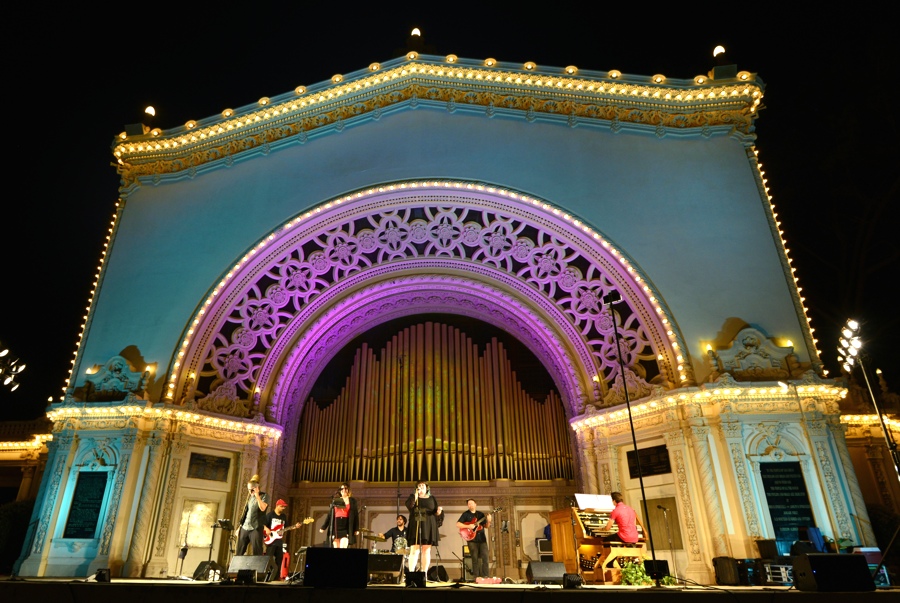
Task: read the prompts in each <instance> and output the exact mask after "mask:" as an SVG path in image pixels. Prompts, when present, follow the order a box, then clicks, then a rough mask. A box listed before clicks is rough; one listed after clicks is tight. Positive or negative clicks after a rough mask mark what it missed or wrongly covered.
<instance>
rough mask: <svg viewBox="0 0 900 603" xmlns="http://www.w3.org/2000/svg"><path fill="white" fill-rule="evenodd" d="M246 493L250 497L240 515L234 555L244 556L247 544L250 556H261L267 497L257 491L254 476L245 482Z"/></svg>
mask: <svg viewBox="0 0 900 603" xmlns="http://www.w3.org/2000/svg"><path fill="white" fill-rule="evenodd" d="M247 491H248V492H249V493H250V496H249V497H248V498H247V504H246V505H244V513H243V515H241V529H240V533H239V535H238V542H237V552H236V553H235V555H245V554H246V553H247V545H248V544H249V545H250V554H251V555H262V554H263V525H264V524H265V521H266V509H268V508H269V495H268V494H266V493H265V492H260V491H259V476H258V475H254V476H253V477H251V478H250V481H249V482H247Z"/></svg>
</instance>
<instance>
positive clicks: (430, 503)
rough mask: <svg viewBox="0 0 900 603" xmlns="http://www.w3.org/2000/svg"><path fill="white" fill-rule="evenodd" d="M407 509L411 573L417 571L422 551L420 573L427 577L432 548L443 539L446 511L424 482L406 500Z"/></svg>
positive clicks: (418, 484)
mask: <svg viewBox="0 0 900 603" xmlns="http://www.w3.org/2000/svg"><path fill="white" fill-rule="evenodd" d="M406 508H407V509H409V532H408V533H407V535H406V540H407V544H408V545H409V565H408V568H409V571H411V572H413V571H415V569H416V562H417V561H418V560H419V552H420V551H421V554H422V563H421V565H420V571H422V572H425V575H426V576H427V575H428V567H429V566H430V565H431V547H432V546H433V545H436V544H437V543H438V542H439V541H440V539H441V535H440V533H439V532H438V528H439V527H441V524H442V523H444V509H443V507H441V506H440V505H439V504H438V502H437V499H436V498H435V497H433V496H432V495H431V488H429V487H428V484H427V483H426V482H424V481H420V482H419V483H417V484H416V491H415V492H413V493H412V494H410V495H409V498H407V499H406Z"/></svg>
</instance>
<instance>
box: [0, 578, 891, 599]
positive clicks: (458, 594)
mask: <svg viewBox="0 0 900 603" xmlns="http://www.w3.org/2000/svg"><path fill="white" fill-rule="evenodd" d="M847 592H852V591H846V592H829V593H821V592H810V591H798V590H796V589H794V588H792V587H789V586H778V587H774V586H728V587H723V586H671V587H659V588H656V587H650V586H593V585H585V586H581V587H579V588H569V589H564V588H562V587H561V586H559V585H556V584H547V585H535V584H472V583H459V584H457V583H454V582H429V583H427V585H426V587H425V588H424V589H423V588H408V587H406V586H405V585H401V584H369V585H368V586H366V587H365V588H311V587H308V586H302V585H299V584H297V583H288V582H268V583H259V584H249V585H238V584H234V583H226V582H203V581H193V580H185V579H168V580H162V579H157V580H150V579H128V578H113V579H112V580H111V581H110V582H108V583H103V582H88V581H85V580H84V579H71V578H66V579H61V578H24V579H19V578H9V579H2V580H0V597H2V600H3V601H16V602H25V603H43V602H44V601H50V602H52V603H158V601H159V600H160V599H161V598H164V601H165V603H197V600H198V597H202V598H203V599H204V600H206V599H208V598H211V597H214V598H215V600H216V603H281V602H282V601H284V602H288V601H290V602H291V603H318V602H323V603H325V602H326V601H327V603H415V602H416V601H419V600H420V599H421V597H423V596H425V597H427V598H428V600H429V601H430V602H437V603H541V601H543V600H545V599H546V598H547V597H553V598H554V599H557V600H558V601H559V603H579V601H580V600H582V599H577V598H579V597H580V598H583V597H586V596H587V597H596V596H598V595H599V596H602V597H603V603H642V602H643V601H645V600H646V601H653V602H654V603H659V602H660V601H662V600H663V599H662V597H665V601H666V603H669V601H671V600H672V599H676V600H678V601H684V602H685V603H687V602H688V601H689V599H690V603H694V601H700V600H701V598H702V601H704V602H705V601H708V600H710V599H709V598H710V597H714V596H717V597H722V596H725V597H727V598H728V599H727V600H728V602H729V603H778V602H780V601H794V602H796V601H798V600H803V601H810V602H812V601H816V603H831V602H834V603H838V602H841V603H846V600H847ZM860 594H862V593H860ZM864 596H865V597H866V600H867V601H872V600H874V601H876V603H886V602H887V601H900V588H898V587H884V588H878V589H877V590H875V591H874V592H872V591H868V592H865V593H864ZM873 597H874V599H873ZM564 599H567V600H565V601H564Z"/></svg>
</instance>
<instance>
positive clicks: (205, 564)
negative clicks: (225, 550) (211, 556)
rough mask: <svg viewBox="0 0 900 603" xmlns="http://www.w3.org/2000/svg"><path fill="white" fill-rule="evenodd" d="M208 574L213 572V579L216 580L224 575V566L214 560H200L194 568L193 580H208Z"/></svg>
mask: <svg viewBox="0 0 900 603" xmlns="http://www.w3.org/2000/svg"><path fill="white" fill-rule="evenodd" d="M210 574H213V576H214V577H213V578H212V579H213V580H218V579H219V578H221V577H223V576H224V575H225V568H224V567H222V566H221V565H219V564H218V563H216V562H215V561H201V562H200V565H198V566H197V569H195V570H194V580H202V581H209V580H210Z"/></svg>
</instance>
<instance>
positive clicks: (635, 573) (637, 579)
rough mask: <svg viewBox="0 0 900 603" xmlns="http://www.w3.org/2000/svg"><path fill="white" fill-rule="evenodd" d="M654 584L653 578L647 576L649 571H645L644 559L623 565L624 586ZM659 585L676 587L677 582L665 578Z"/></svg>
mask: <svg viewBox="0 0 900 603" xmlns="http://www.w3.org/2000/svg"><path fill="white" fill-rule="evenodd" d="M653 583H654V581H653V578H651V577H650V576H649V575H647V570H645V569H644V560H643V559H636V560H631V561H626V562H625V563H623V564H622V584H627V585H630V586H641V585H645V584H646V585H650V584H653ZM659 583H660V584H661V585H663V586H674V585H675V584H676V580H675V578H673V577H672V576H663V577H662V578H660V579H659Z"/></svg>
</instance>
